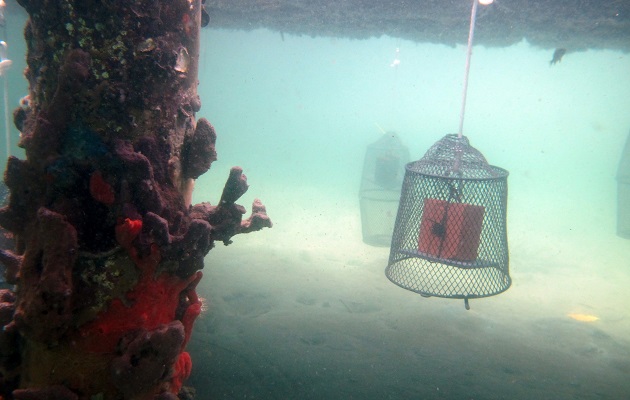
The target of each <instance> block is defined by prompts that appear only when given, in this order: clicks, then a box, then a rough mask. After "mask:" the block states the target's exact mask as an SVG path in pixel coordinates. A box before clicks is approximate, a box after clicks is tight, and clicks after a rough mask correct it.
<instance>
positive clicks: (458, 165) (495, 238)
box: [385, 134, 512, 308]
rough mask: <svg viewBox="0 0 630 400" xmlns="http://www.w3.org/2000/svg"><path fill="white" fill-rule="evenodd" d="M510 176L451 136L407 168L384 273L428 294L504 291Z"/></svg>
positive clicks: (468, 294) (459, 296) (447, 295)
mask: <svg viewBox="0 0 630 400" xmlns="http://www.w3.org/2000/svg"><path fill="white" fill-rule="evenodd" d="M507 176H508V172H507V171H506V170H504V169H501V168H498V167H495V166H491V165H489V164H488V162H487V161H486V159H485V158H484V156H483V155H482V154H481V153H480V152H479V151H478V150H476V149H475V148H473V147H472V146H470V144H469V142H468V139H467V138H466V137H465V136H461V137H460V136H458V135H457V134H449V135H446V136H445V137H444V138H442V139H441V140H439V141H438V142H437V143H435V144H434V145H433V146H432V147H431V148H430V149H429V150H428V151H427V152H426V154H425V155H424V157H422V158H421V159H420V160H418V161H415V162H411V163H409V164H407V165H406V167H405V177H404V181H403V186H402V192H401V196H400V204H399V207H398V213H397V216H396V222H395V225H394V232H393V237H392V243H391V251H390V256H389V262H388V265H387V268H386V269H385V274H386V275H387V277H388V278H389V279H390V280H391V281H392V282H393V283H395V284H397V285H399V286H401V287H403V288H405V289H408V290H411V291H413V292H416V293H419V294H421V295H423V296H425V297H431V296H436V297H445V298H456V299H464V301H465V305H466V308H468V299H472V298H480V297H487V296H492V295H495V294H499V293H501V292H504V291H505V290H507V289H508V288H509V287H510V285H511V283H512V280H511V278H510V275H509V268H508V258H509V257H508V245H507V227H506V218H507Z"/></svg>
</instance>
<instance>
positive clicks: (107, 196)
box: [90, 171, 116, 206]
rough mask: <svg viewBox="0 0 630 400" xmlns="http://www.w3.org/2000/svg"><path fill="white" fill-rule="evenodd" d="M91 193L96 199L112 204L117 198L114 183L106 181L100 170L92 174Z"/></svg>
mask: <svg viewBox="0 0 630 400" xmlns="http://www.w3.org/2000/svg"><path fill="white" fill-rule="evenodd" d="M90 194H91V195H92V197H93V198H94V200H96V201H98V202H100V203H103V204H105V205H108V206H111V205H112V204H114V201H115V200H116V195H115V193H114V189H113V188H112V185H110V184H109V183H107V182H105V180H104V179H103V175H102V174H101V172H100V171H96V172H94V173H93V174H92V176H90Z"/></svg>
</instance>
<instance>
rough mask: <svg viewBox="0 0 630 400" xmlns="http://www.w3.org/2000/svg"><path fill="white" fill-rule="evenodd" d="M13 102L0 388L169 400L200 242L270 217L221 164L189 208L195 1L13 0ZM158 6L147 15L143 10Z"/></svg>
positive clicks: (2, 392) (185, 336)
mask: <svg viewBox="0 0 630 400" xmlns="http://www.w3.org/2000/svg"><path fill="white" fill-rule="evenodd" d="M18 2H19V3H20V4H21V5H23V6H24V7H25V8H26V9H27V11H28V12H29V16H30V19H29V22H28V24H27V27H26V29H25V36H26V39H27V46H28V54H27V63H28V68H26V69H25V71H26V72H25V74H26V78H27V79H28V81H29V84H30V93H29V96H28V101H25V102H24V104H23V105H22V107H20V108H19V109H18V110H16V111H15V112H14V118H15V121H14V123H15V125H16V126H17V127H18V129H20V131H21V140H20V146H22V147H23V148H24V149H25V152H26V160H19V159H18V158H16V157H11V158H9V160H8V163H7V171H6V174H5V182H6V185H7V187H8V188H9V189H10V196H9V201H8V205H7V206H6V207H3V208H1V209H0V226H2V227H3V228H5V229H6V230H7V231H9V233H10V235H11V236H12V238H15V248H14V249H8V248H4V249H0V262H2V263H4V264H5V266H6V267H7V273H6V278H7V281H8V282H10V283H12V284H16V286H15V287H16V291H15V292H13V291H11V290H7V291H2V292H0V326H1V327H2V328H3V329H1V330H0V399H3V400H13V399H22V400H31V399H32V400H40V399H52V400H74V399H78V398H81V399H84V398H85V399H88V398H102V399H104V400H109V399H122V398H125V399H131V398H133V399H135V400H174V399H175V398H176V394H177V393H179V392H180V390H181V392H186V393H189V391H186V390H184V389H183V387H182V385H183V383H184V381H185V380H186V379H187V378H188V376H189V375H190V372H191V368H192V362H191V357H190V355H189V354H188V353H186V352H185V349H186V345H187V343H188V341H189V340H190V336H191V334H192V330H193V324H194V321H195V319H196V318H197V317H198V315H199V313H200V312H201V302H200V299H199V297H198V296H197V293H196V287H197V285H198V283H199V281H200V279H201V277H202V274H201V271H200V270H201V269H202V268H203V263H204V257H205V256H206V254H207V253H208V251H210V250H211V249H212V247H213V246H214V243H215V241H217V240H219V241H222V242H223V243H225V244H228V243H230V241H231V237H232V236H234V235H236V234H239V233H246V232H251V231H253V230H258V229H262V228H263V227H270V226H271V221H270V220H269V217H267V214H266V211H265V208H264V206H263V205H262V204H261V203H260V202H259V201H258V200H257V201H256V202H254V207H253V213H252V215H251V216H250V217H249V218H248V219H247V220H245V221H243V214H245V209H244V208H243V207H242V206H240V205H238V204H236V203H235V202H236V201H237V200H238V198H239V197H240V196H241V195H242V194H243V193H245V191H246V190H247V180H246V178H245V175H243V174H242V170H241V169H240V168H238V167H235V168H234V169H233V170H232V171H231V172H230V176H229V178H228V181H227V183H226V185H225V188H224V190H223V194H222V196H221V200H220V202H219V204H218V205H216V206H212V205H210V204H208V203H202V204H199V205H195V206H191V205H190V200H191V195H192V188H193V187H194V185H193V184H194V180H195V179H196V178H198V177H199V176H200V175H201V174H203V173H205V172H206V171H207V170H208V169H209V168H210V165H211V164H212V162H213V161H214V160H216V150H215V141H216V133H215V131H214V128H212V126H211V125H210V123H209V122H208V121H206V120H205V119H200V120H198V121H196V120H195V113H196V112H197V111H199V109H200V107H201V101H200V99H199V96H198V95H197V91H196V90H197V84H198V82H197V61H198V57H199V53H198V51H199V24H200V21H201V19H202V10H201V1H200V0H168V1H166V0H151V1H147V0H129V1H114V2H104V1H102V2H99V1H96V2H86V1H84V0H63V1H35V0H18ZM148 10H153V11H156V10H157V11H159V12H152V11H148Z"/></svg>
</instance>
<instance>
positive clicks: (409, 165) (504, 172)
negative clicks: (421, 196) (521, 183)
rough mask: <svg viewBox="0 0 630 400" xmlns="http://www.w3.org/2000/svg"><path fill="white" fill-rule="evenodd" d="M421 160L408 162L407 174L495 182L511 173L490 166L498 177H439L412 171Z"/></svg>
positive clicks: (439, 176) (438, 176)
mask: <svg viewBox="0 0 630 400" xmlns="http://www.w3.org/2000/svg"><path fill="white" fill-rule="evenodd" d="M419 161H420V160H416V161H411V162H408V163H407V164H405V173H407V172H409V173H412V174H415V175H422V176H427V177H431V178H440V179H450V180H460V181H495V180H500V179H506V178H507V177H508V176H509V175H510V172H509V171H508V170H506V169H503V168H501V167H497V166H495V165H488V167H489V168H491V169H492V170H493V171H494V172H497V176H490V177H485V178H482V177H479V178H473V177H461V176H446V175H438V174H428V173H426V172H419V171H415V170H413V169H412V164H415V163H417V162H419Z"/></svg>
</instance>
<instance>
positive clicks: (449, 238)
mask: <svg viewBox="0 0 630 400" xmlns="http://www.w3.org/2000/svg"><path fill="white" fill-rule="evenodd" d="M484 212H485V207H483V206H476V205H473V204H464V203H449V202H446V201H444V200H437V199H424V211H423V212H422V220H421V222H420V237H419V238H418V251H420V252H421V253H425V254H428V255H430V256H433V257H437V258H445V259H451V260H458V261H475V260H476V259H477V250H478V249H479V239H480V237H481V229H482V227H483V215H484Z"/></svg>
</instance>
